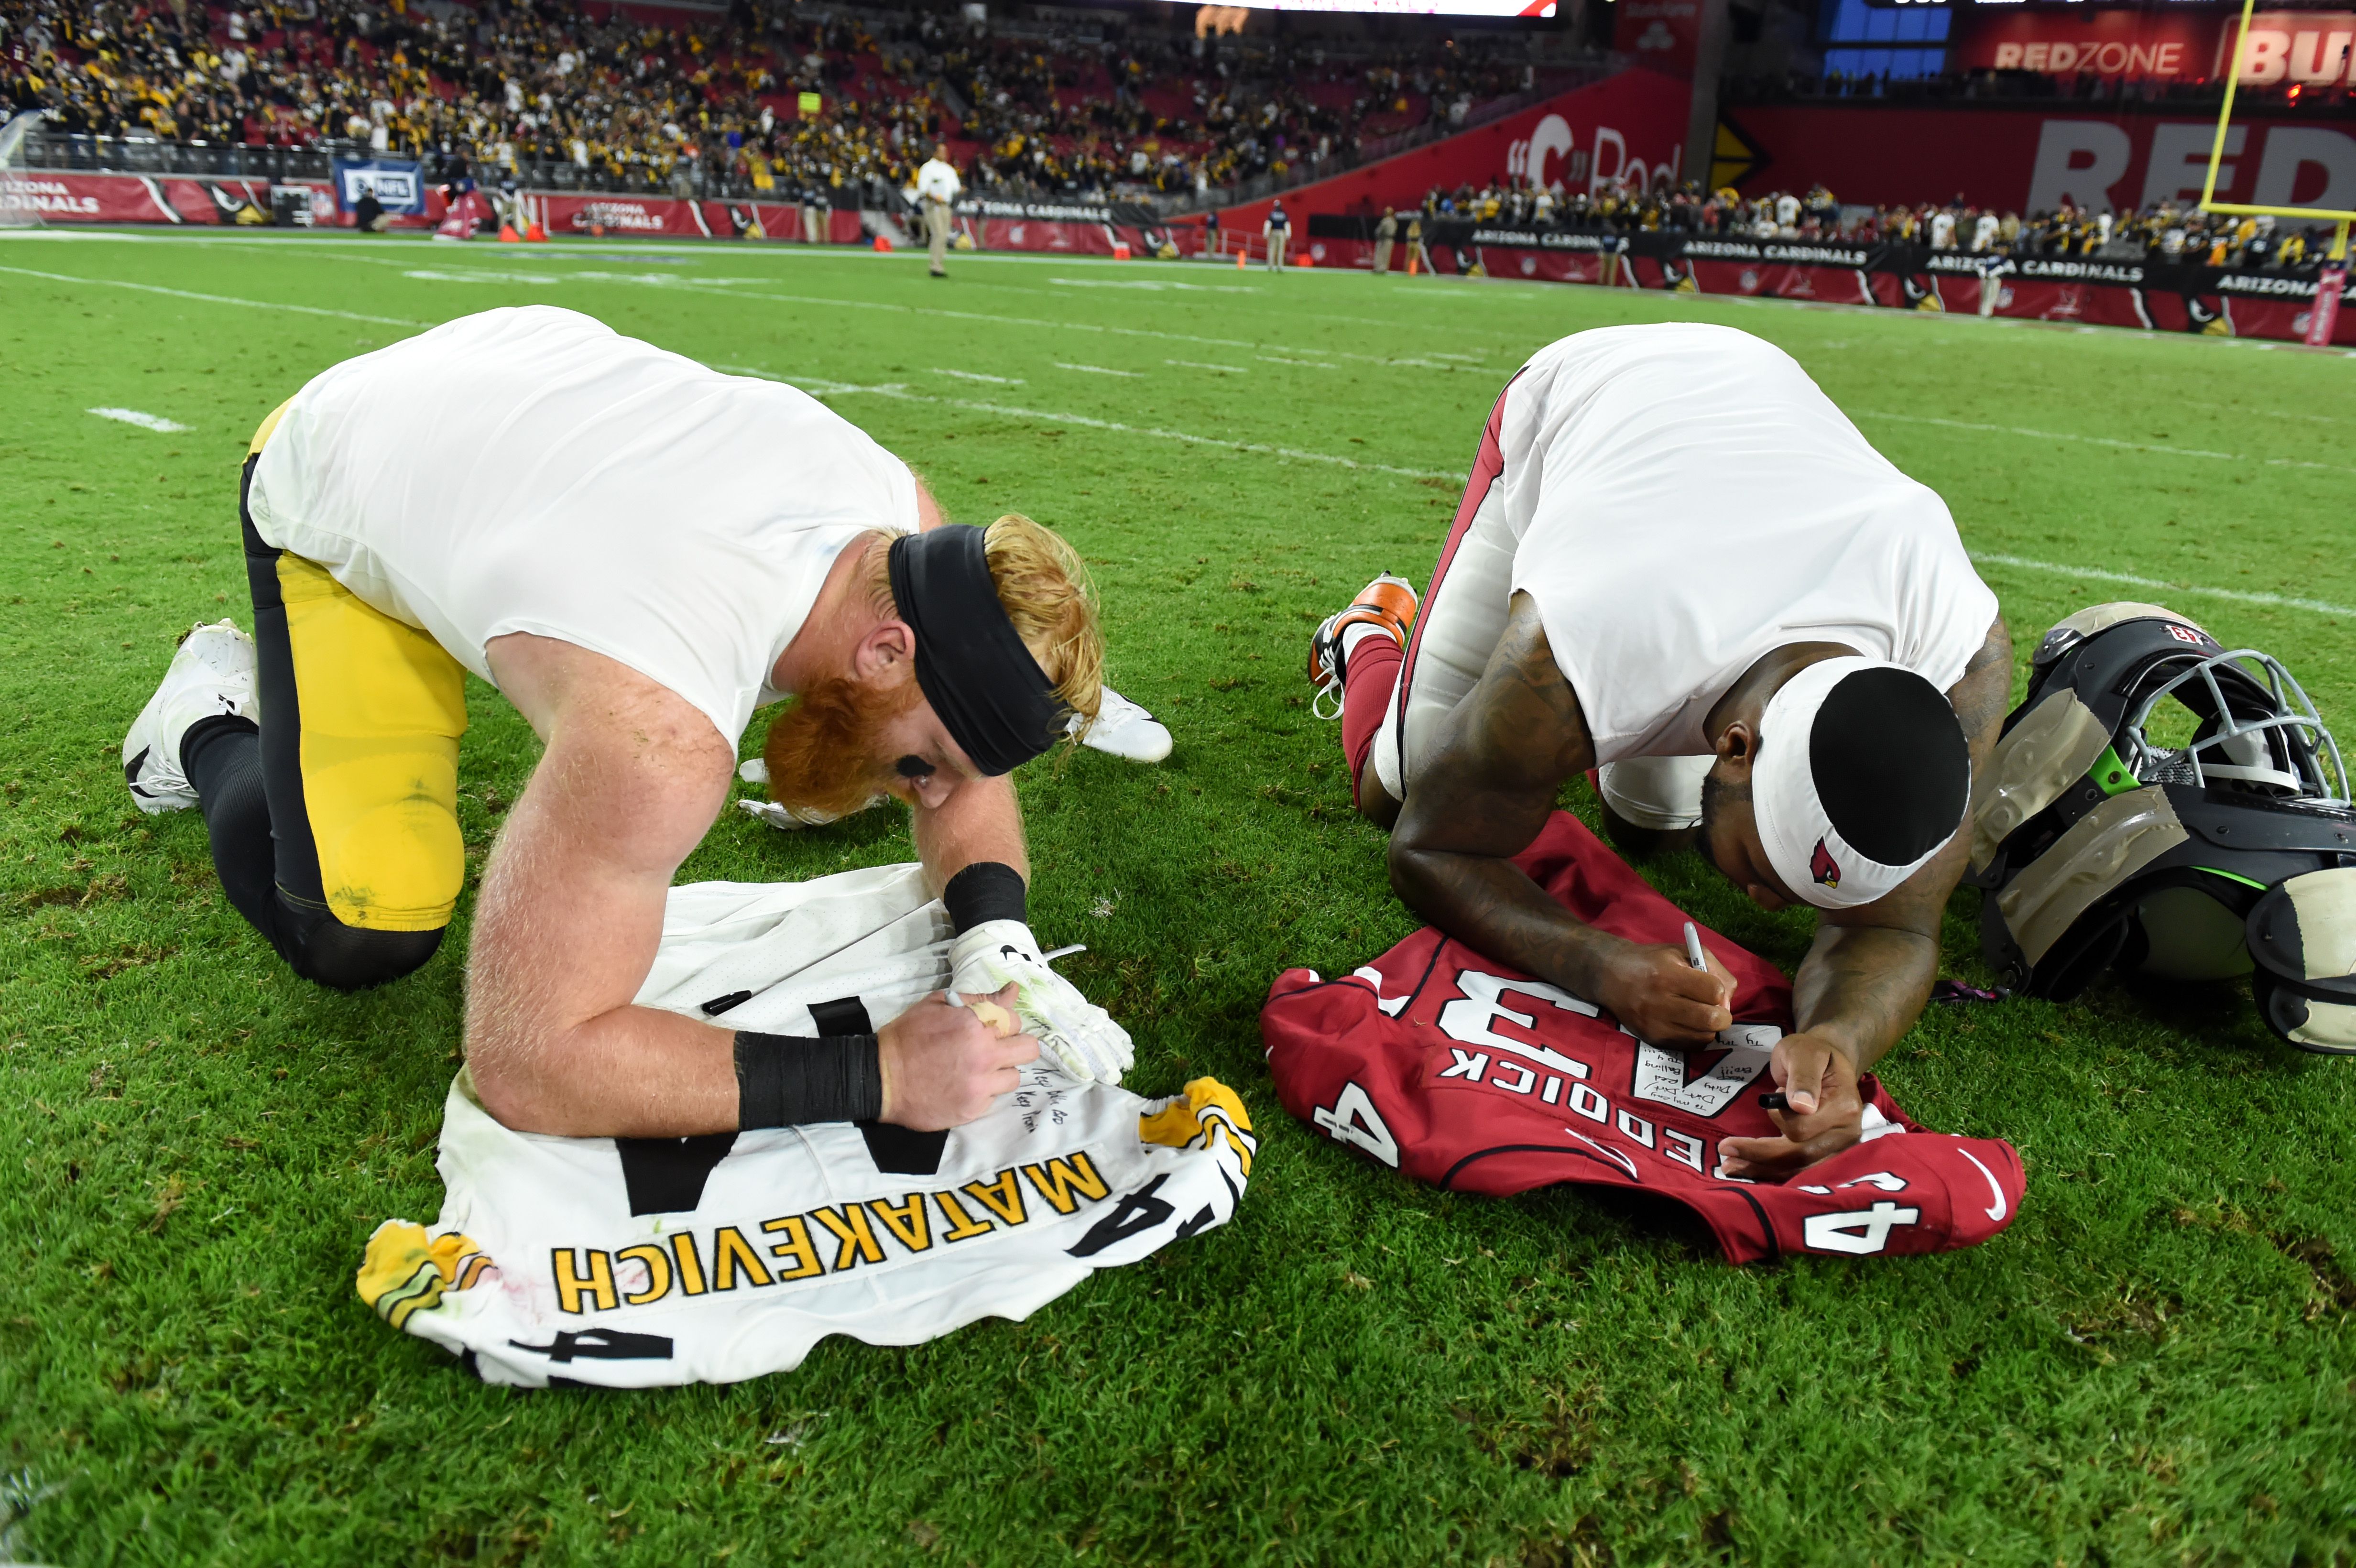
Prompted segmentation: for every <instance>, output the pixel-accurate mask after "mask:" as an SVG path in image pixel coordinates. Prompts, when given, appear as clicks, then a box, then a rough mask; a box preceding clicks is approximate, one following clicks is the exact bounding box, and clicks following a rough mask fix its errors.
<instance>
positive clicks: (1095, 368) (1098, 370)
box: [1048, 359, 1143, 381]
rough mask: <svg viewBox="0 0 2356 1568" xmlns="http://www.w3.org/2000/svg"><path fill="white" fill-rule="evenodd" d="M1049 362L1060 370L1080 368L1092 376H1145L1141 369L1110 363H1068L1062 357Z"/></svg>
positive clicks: (1079, 369)
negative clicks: (1117, 368)
mask: <svg viewBox="0 0 2356 1568" xmlns="http://www.w3.org/2000/svg"><path fill="white" fill-rule="evenodd" d="M1048 363H1049V364H1051V365H1053V366H1054V367H1055V368H1056V369H1058V370H1078V371H1081V372H1083V373H1084V374H1087V375H1090V376H1124V377H1127V378H1128V379H1130V380H1132V381H1135V380H1140V379H1142V378H1143V372H1141V371H1138V370H1116V369H1114V368H1111V367H1110V366H1108V365H1066V364H1065V363H1064V362H1063V361H1062V360H1061V359H1050V360H1049V361H1048Z"/></svg>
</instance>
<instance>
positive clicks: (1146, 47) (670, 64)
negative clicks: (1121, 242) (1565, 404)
mask: <svg viewBox="0 0 2356 1568" xmlns="http://www.w3.org/2000/svg"><path fill="white" fill-rule="evenodd" d="M1432 56H1437V59H1436V60H1435V59H1432V58H1427V57H1432ZM1537 85H1538V73H1537V70H1536V69H1535V68H1533V67H1531V66H1529V65H1528V64H1526V63H1524V64H1513V63H1508V62H1506V61H1505V60H1504V59H1502V58H1498V59H1471V58H1464V56H1463V54H1462V52H1461V51H1459V50H1458V48H1456V46H1454V45H1453V44H1450V45H1447V46H1445V47H1442V48H1437V49H1432V48H1424V49H1420V50H1414V51H1410V50H1409V49H1408V48H1404V47H1402V48H1400V49H1399V50H1398V57H1397V58H1395V59H1386V58H1366V57H1354V58H1352V59H1348V60H1344V59H1340V58H1338V57H1336V58H1331V59H1329V58H1328V57H1327V55H1326V53H1325V51H1324V50H1323V49H1307V50H1301V51H1297V52H1296V51H1293V50H1290V49H1288V48H1286V47H1285V46H1284V45H1283V44H1282V43H1281V42H1280V41H1277V40H1270V39H1254V40H1253V41H1252V43H1251V45H1250V47H1248V48H1246V47H1244V46H1242V45H1241V44H1240V43H1239V42H1235V41H1229V40H1224V39H1219V38H1215V37H1214V38H1205V37H1185V36H1183V35H1179V34H1174V33H1173V34H1167V35H1164V34H1158V33H1155V32H1153V31H1151V29H1148V28H1144V27H1139V28H1136V29H1132V30H1131V31H1130V33H1129V34H1128V35H1127V36H1125V37H1123V38H1121V39H1119V40H1114V39H1083V38H1080V37H1076V36H1063V37H1052V38H1048V39H1044V40H1041V39H1031V38H1023V37H1004V36H999V35H996V34H993V33H992V32H991V30H990V29H989V28H988V27H978V26H973V25H970V24H968V23H966V22H964V21H963V20H962V19H958V18H953V17H950V16H944V15H942V14H939V13H935V12H929V11H906V12H894V13H883V12H878V13H871V14H869V15H868V16H867V19H866V20H863V21H862V20H855V19H848V18H843V17H832V18H816V17H805V16H801V15H799V14H798V12H797V11H796V10H795V8H794V7H793V6H792V5H790V4H787V3H786V0H738V3H737V4H736V5H734V8H733V9H732V11H731V12H730V13H729V14H728V16H726V17H724V18H721V17H715V18H713V19H712V21H711V22H710V23H709V24H703V23H698V24H696V25H694V26H691V27H656V26H651V25H648V24H646V23H643V22H635V21H631V20H629V19H627V18H626V17H624V16H621V15H620V13H618V12H616V11H613V10H611V9H610V8H608V11H607V14H606V16H605V19H604V20H599V19H598V18H597V16H595V15H594V13H593V12H591V11H588V10H585V9H583V8H580V7H578V6H576V5H573V4H564V3H560V0H480V3H479V4H477V5H472V6H467V5H458V4H455V3H451V0H253V3H251V4H249V3H246V0H230V3H227V4H208V3H207V0H0V104H5V107H6V108H7V109H8V111H9V112H23V111H26V110H34V109H38V110H44V111H46V112H48V116H49V118H50V128H51V129H53V130H54V131H56V132H59V133H64V134H67V135H91V136H104V137H114V138H123V139H128V140H133V141H144V140H153V141H155V142H158V143H175V144H187V145H194V146H205V147H216V148H218V147H227V146H249V147H314V146H325V147H329V148H336V149H347V148H348V149H353V150H365V151H367V152H372V153H375V154H378V155H387V156H406V157H421V158H425V159H428V160H430V161H433V162H434V163H435V164H436V165H437V167H436V169H435V171H434V172H435V174H436V176H445V175H448V174H450V173H453V172H457V173H464V172H466V169H467V167H468V165H471V167H472V169H473V170H474V171H475V172H477V173H480V174H482V175H483V176H485V177H487V178H491V177H497V176H498V174H499V173H500V172H501V171H505V172H507V173H509V174H512V175H514V176H518V177H522V176H525V175H526V174H527V172H529V173H530V175H531V176H535V177H539V178H543V179H546V178H551V177H552V178H553V179H554V181H555V182H556V183H558V184H561V185H581V186H589V185H595V186H600V187H605V188H616V187H618V188H626V189H650V190H659V189H665V188H670V189H674V190H684V189H685V188H687V187H688V186H689V185H690V183H691V182H697V183H701V186H702V187H703V188H704V189H705V190H707V191H726V192H728V193H729V194H739V195H766V194H770V193H773V192H777V191H779V190H781V189H782V190H783V191H784V192H785V193H787V194H789V195H792V196H796V197H800V198H801V199H804V200H806V201H807V200H809V199H812V197H814V196H815V197H819V198H823V197H825V195H826V193H828V192H841V191H843V190H844V189H845V187H850V188H851V190H852V191H853V192H861V191H862V190H869V189H873V190H880V189H885V188H896V189H905V188H906V187H908V186H909V185H910V184H911V183H912V181H913V179H914V176H915V172H916V166H917V165H919V164H920V163H921V162H922V161H923V160H924V158H925V157H926V155H928V154H929V152H930V150H931V146H932V144H933V142H934V141H935V139H936V138H945V139H947V140H948V141H949V142H950V144H951V145H952V147H953V148H954V149H955V150H956V155H957V160H958V162H959V163H961V164H962V165H965V168H966V170H967V176H966V177H967V184H968V185H969V187H973V188H976V189H978V190H980V191H981V192H984V193H990V194H1008V195H1025V196H1037V195H1049V196H1059V197H1067V198H1068V197H1092V198H1097V199H1102V198H1105V197H1111V196H1114V195H1123V196H1135V195H1140V194H1143V193H1146V192H1162V193H1177V192H1184V191H1188V190H1193V191H1198V192H1200V191H1207V190H1208V189H1209V188H1210V187H1215V186H1226V185H1230V184H1232V183H1234V182H1236V181H1237V180H1241V179H1246V178H1249V177H1252V176H1258V175H1262V174H1269V173H1274V174H1277V175H1283V174H1285V173H1287V172H1288V171H1290V170H1291V169H1293V168H1296V167H1298V166H1300V165H1303V164H1309V165H1314V164H1316V163H1319V162H1322V161H1323V159H1325V158H1327V157H1330V156H1332V155H1333V154H1335V153H1336V152H1337V151H1344V152H1346V151H1355V149H1357V148H1358V147H1359V146H1360V145H1361V144H1363V142H1364V140H1365V138H1367V137H1370V136H1377V135H1383V134H1387V133H1393V132H1396V131H1398V130H1401V129H1405V128H1407V127H1408V126H1411V125H1414V124H1417V123H1425V122H1428V121H1432V120H1438V121H1440V122H1441V123H1446V122H1449V121H1462V119H1464V118H1465V117H1466V116H1467V115H1468V114H1469V113H1470V112H1472V110H1473V109H1474V108H1475V107H1476V106H1477V105H1479V104H1481V103H1482V102H1483V101H1489V100H1493V99H1494V98H1496V97H1498V96H1500V95H1503V94H1506V93H1511V92H1516V91H1526V90H1530V89H1532V88H1533V87H1535V86H1537Z"/></svg>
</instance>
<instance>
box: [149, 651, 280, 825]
mask: <svg viewBox="0 0 2356 1568" xmlns="http://www.w3.org/2000/svg"><path fill="white" fill-rule="evenodd" d="M253 675H254V655H253V639H252V637H249V636H247V635H245V634H244V633H243V632H241V631H239V630H238V629H237V628H236V627H235V626H233V625H231V624H230V623H229V622H227V621H218V622H215V623H214V624H211V625H209V626H207V625H201V624H200V625H198V626H196V627H194V628H193V629H191V630H190V631H189V633H188V635H187V637H186V638H184V639H182V641H181V643H180V648H179V651H178V652H177V653H176V654H174V655H173V656H172V665H171V667H170V668H169V669H166V671H165V672H164V682H163V684H162V685H161V686H158V687H157V688H155V696H153V697H151V698H149V699H147V706H146V707H145V708H143V709H140V710H139V717H138V718H137V719H136V720H133V721H132V725H131V733H130V734H128V735H126V736H124V737H123V782H124V783H126V784H129V785H130V786H131V798H132V801H133V802H134V804H135V805H137V806H138V807H139V809H140V810H142V811H144V812H145V813H146V814H147V815H148V816H160V815H161V814H163V813H164V812H166V811H178V810H180V809H182V808H183V807H186V806H191V805H196V804H197V792H196V791H195V790H194V789H193V788H191V787H190V786H189V784H188V775H187V773H183V772H181V771H180V738H181V737H182V736H184V735H186V734H187V732H188V726H190V725H191V724H194V723H195V722H196V721H197V720H199V719H215V718H220V717H224V716H226V715H230V714H234V715H236V716H237V717H238V718H240V719H258V717H259V715H260V713H261V705H260V703H259V702H257V701H256V700H255V698H254V691H253Z"/></svg>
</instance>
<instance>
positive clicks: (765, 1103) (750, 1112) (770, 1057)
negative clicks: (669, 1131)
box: [736, 1029, 883, 1128]
mask: <svg viewBox="0 0 2356 1568" xmlns="http://www.w3.org/2000/svg"><path fill="white" fill-rule="evenodd" d="M880 1115H883V1061H882V1058H881V1055H880V1053H879V1051H878V1049H877V1046H876V1043H875V1037H874V1036H873V1035H872V1034H829V1035H820V1036H818V1037H817V1038H816V1039H812V1038H810V1037H809V1036H806V1035H786V1034H755V1032H753V1031H752V1030H751V1029H738V1030H737V1031H736V1125H737V1126H738V1127H740V1128H749V1127H795V1126H800V1125H804V1124H806V1123H809V1122H870V1121H873V1120H874V1119H875V1118H876V1117H878V1116H880Z"/></svg>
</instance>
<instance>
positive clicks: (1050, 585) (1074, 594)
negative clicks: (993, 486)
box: [865, 512, 1104, 723]
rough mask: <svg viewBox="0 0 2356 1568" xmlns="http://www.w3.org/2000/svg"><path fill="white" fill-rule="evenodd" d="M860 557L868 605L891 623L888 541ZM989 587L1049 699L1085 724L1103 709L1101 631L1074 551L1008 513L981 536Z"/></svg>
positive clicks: (1048, 531) (1092, 590)
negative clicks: (1042, 677) (1048, 688)
mask: <svg viewBox="0 0 2356 1568" xmlns="http://www.w3.org/2000/svg"><path fill="white" fill-rule="evenodd" d="M874 538H875V540H876V543H877V545H878V546H879V547H881V548H877V549H871V550H869V551H868V552H867V560H866V563H865V571H866V577H867V598H868V603H870V604H871V605H872V606H873V609H874V611H875V613H877V614H879V615H886V616H890V617H892V618H893V619H894V620H897V619H898V618H899V614H900V609H899V604H898V603H897V602H896V601H895V600H894V598H893V597H892V566H891V560H890V555H891V551H890V548H889V547H890V543H891V536H890V535H888V534H880V533H879V534H877V535H875V536H874ZM982 556H983V559H985V560H988V561H989V562H990V581H991V586H992V587H994V588H996V589H997V590H998V602H999V603H1001V604H1002V605H1004V606H1005V608H1006V618H1007V619H1008V620H1009V621H1012V623H1013V624H1014V635H1016V636H1019V637H1021V638H1022V639H1023V646H1024V647H1026V648H1029V649H1030V650H1031V656H1032V657H1033V658H1034V659H1036V660H1038V661H1039V667H1040V669H1042V670H1043V671H1044V672H1045V673H1046V676H1047V679H1048V681H1049V682H1050V683H1051V684H1052V685H1053V686H1054V687H1055V699H1056V700H1057V701H1059V702H1061V703H1062V704H1063V705H1064V706H1065V707H1066V708H1068V709H1071V710H1072V711H1073V712H1075V713H1077V714H1079V715H1081V716H1082V717H1083V718H1085V719H1087V720H1088V721H1089V722H1091V723H1093V722H1094V721H1095V720H1096V717H1097V712H1098V709H1100V708H1102V707H1103V705H1104V628H1103V626H1102V625H1101V624H1099V622H1098V614H1097V591H1096V584H1094V583H1093V582H1091V581H1089V580H1088V571H1087V567H1086V566H1084V565H1083V564H1081V561H1080V557H1079V552H1078V551H1076V550H1075V549H1073V548H1072V547H1071V546H1070V545H1068V544H1066V543H1065V542H1064V540H1063V539H1061V538H1060V537H1058V536H1057V535H1056V533H1055V530H1054V529H1052V528H1043V527H1041V526H1040V525H1039V524H1037V523H1034V522H1033V521H1032V520H1031V519H1030V518H1028V517H1024V516H1023V514H1022V513H1020V512H1009V513H1007V514H1006V516H1004V517H1001V518H999V519H998V521H996V522H994V523H992V524H991V525H990V527H989V528H988V529H987V530H986V531H985V532H984V533H983V535H982Z"/></svg>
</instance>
